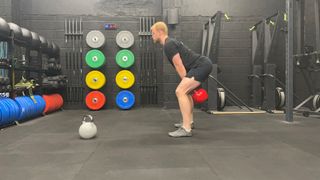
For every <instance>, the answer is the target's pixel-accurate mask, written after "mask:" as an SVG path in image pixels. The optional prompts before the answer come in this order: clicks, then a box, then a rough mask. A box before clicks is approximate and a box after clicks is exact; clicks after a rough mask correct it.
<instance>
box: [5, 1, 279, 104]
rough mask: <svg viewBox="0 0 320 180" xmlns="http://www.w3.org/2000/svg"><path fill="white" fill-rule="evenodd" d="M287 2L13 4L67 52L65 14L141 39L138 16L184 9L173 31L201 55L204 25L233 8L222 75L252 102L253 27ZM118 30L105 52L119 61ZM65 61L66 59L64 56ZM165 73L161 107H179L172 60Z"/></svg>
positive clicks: (224, 37)
mask: <svg viewBox="0 0 320 180" xmlns="http://www.w3.org/2000/svg"><path fill="white" fill-rule="evenodd" d="M1 1H3V0H1ZM5 2H10V1H5ZM284 2H285V1H284V0H280V1H279V0H268V1H266V0H241V1H239V0H163V1H162V0H130V1H129V0H91V1H87V0H77V1H74V0H56V1H51V0H50V1H49V0H24V1H20V4H19V5H16V6H15V7H13V8H15V11H17V12H20V16H19V17H20V18H19V19H17V20H16V21H20V22H21V23H20V25H21V26H25V27H27V28H29V29H31V30H33V31H36V32H38V33H39V34H41V35H43V36H45V37H46V38H48V39H50V40H54V41H55V42H57V43H58V45H59V46H60V47H61V49H62V53H63V52H64V48H65V47H66V45H65V43H64V19H65V18H70V17H71V18H75V17H78V16H82V17H83V20H84V33H85V34H84V35H86V33H87V32H88V31H89V30H93V29H99V30H102V31H104V30H103V25H104V24H105V23H109V22H111V23H116V24H119V27H120V28H119V30H129V31H132V32H133V33H134V35H135V39H136V42H137V41H138V34H137V33H138V30H139V29H138V17H140V16H159V17H161V16H162V17H163V19H164V20H166V12H167V9H169V8H173V7H176V8H178V9H179V12H180V16H179V24H178V25H176V26H175V27H173V28H171V29H170V30H171V32H170V35H171V36H173V37H176V38H178V39H179V40H182V41H183V42H184V43H185V44H186V45H188V46H189V47H190V48H191V49H193V50H194V51H196V52H198V53H199V52H200V49H201V39H202V38H201V36H202V34H201V30H202V24H203V23H204V22H205V21H207V19H208V18H209V17H210V16H212V15H213V14H214V13H215V12H216V11H218V10H221V11H223V12H227V13H228V14H229V15H230V16H231V18H232V19H231V21H230V22H224V23H223V25H222V33H221V41H220V42H221V43H220V59H219V65H220V67H221V70H222V73H221V74H220V76H219V79H220V80H221V81H222V82H223V83H224V84H225V85H226V86H227V87H229V88H230V89H231V90H233V91H235V93H236V94H237V95H239V96H240V97H241V98H243V99H244V100H245V101H246V102H249V98H250V81H249V80H248V78H247V76H248V74H250V69H251V67H250V65H251V64H250V63H251V34H250V32H249V28H250V26H252V25H253V24H254V23H255V22H257V21H258V20H260V19H261V18H262V17H266V16H269V15H271V14H273V13H275V12H277V11H278V10H283V9H284V6H285V3H284ZM9 4H10V3H9ZM11 4H12V3H11ZM0 7H1V6H0ZM1 8H2V7H1ZM8 14H12V12H11V11H10V12H8ZM116 32H117V31H105V35H106V38H107V43H106V47H105V48H104V52H105V54H106V56H107V61H109V62H111V61H112V62H113V60H114V56H115V53H116V51H118V47H117V46H116V44H115V41H114V38H115V35H116ZM84 46H86V45H84ZM138 48H139V47H138V44H137V43H136V44H135V45H134V47H133V51H138ZM137 53H138V52H137ZM110 60H111V61H110ZM61 61H62V62H63V56H62V58H61ZM107 66H110V68H109V67H108V68H106V70H107V71H108V72H107V73H106V74H107V81H108V82H107V86H106V88H105V90H106V91H107V92H109V93H106V94H107V102H108V103H107V105H106V107H107V108H109V107H114V96H115V91H117V89H116V85H115V84H114V81H113V80H112V78H113V77H114V76H115V73H116V72H117V71H118V69H117V68H116V66H115V65H114V64H107ZM135 70H137V69H135ZM161 71H162V70H161ZM161 77H162V78H163V79H162V81H163V83H162V84H160V85H161V89H162V90H163V94H159V100H160V105H161V106H165V107H168V108H177V107H178V104H177V101H176V97H175V94H174V92H175V88H176V86H177V83H178V82H179V78H178V77H177V75H176V73H175V72H174V69H173V68H172V67H171V66H170V65H169V64H168V62H167V61H163V76H161ZM160 82H161V81H160ZM84 86H85V85H84ZM110 90H112V91H110ZM133 91H134V93H135V94H137V93H138V84H136V85H135V87H134V88H133ZM110 92H112V93H110ZM137 95H138V94H137ZM137 103H138V104H139V102H137Z"/></svg>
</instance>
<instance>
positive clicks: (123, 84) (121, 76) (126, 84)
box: [116, 70, 135, 89]
mask: <svg viewBox="0 0 320 180" xmlns="http://www.w3.org/2000/svg"><path fill="white" fill-rule="evenodd" d="M134 82H135V78H134V75H133V74H132V72H130V71H128V70H122V71H120V72H118V74H117V76H116V83H117V85H118V86H119V88H122V89H129V88H131V87H132V86H133V84H134Z"/></svg>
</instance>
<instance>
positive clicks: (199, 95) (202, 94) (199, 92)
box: [192, 88, 208, 104]
mask: <svg viewBox="0 0 320 180" xmlns="http://www.w3.org/2000/svg"><path fill="white" fill-rule="evenodd" d="M192 99H193V102H194V103H195V104H201V103H204V102H205V101H206V100H207V99H208V93H207V91H206V90H205V89H203V88H199V89H196V90H194V91H193V94H192Z"/></svg>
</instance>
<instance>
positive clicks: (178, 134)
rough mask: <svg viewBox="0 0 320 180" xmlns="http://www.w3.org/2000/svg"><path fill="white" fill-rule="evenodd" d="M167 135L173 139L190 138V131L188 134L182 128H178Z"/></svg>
mask: <svg viewBox="0 0 320 180" xmlns="http://www.w3.org/2000/svg"><path fill="white" fill-rule="evenodd" d="M168 135H169V136H170V137H175V138H178V137H191V136H192V131H190V132H188V131H186V130H185V129H184V128H183V127H180V128H179V129H177V130H176V131H173V132H169V133H168Z"/></svg>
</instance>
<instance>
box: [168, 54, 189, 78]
mask: <svg viewBox="0 0 320 180" xmlns="http://www.w3.org/2000/svg"><path fill="white" fill-rule="evenodd" d="M172 62H173V65H174V67H175V69H176V71H177V73H178V74H179V76H180V78H181V79H183V78H184V77H185V76H186V75H187V71H186V68H185V67H184V65H183V63H182V59H181V57H180V54H179V53H177V54H176V55H174V56H173V58H172Z"/></svg>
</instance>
